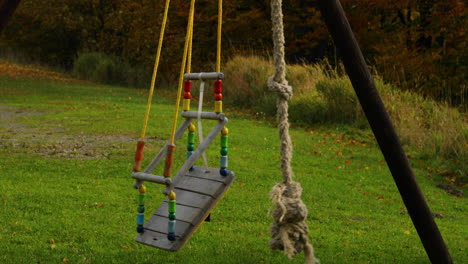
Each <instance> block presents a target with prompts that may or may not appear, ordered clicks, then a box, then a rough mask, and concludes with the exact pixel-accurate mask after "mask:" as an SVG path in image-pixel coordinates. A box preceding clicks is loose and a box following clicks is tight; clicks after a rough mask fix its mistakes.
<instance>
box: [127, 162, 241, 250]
mask: <svg viewBox="0 0 468 264" xmlns="http://www.w3.org/2000/svg"><path fill="white" fill-rule="evenodd" d="M233 181H234V173H229V174H228V176H221V175H220V174H219V169H216V168H208V169H207V168H205V167H198V166H194V167H193V169H192V170H190V171H189V172H188V173H187V174H186V175H183V176H182V178H181V179H180V181H178V182H177V183H176V185H175V187H174V191H175V192H176V194H177V199H176V201H177V213H176V215H177V218H176V221H177V222H176V232H175V234H176V240H175V241H170V240H168V239H167V226H168V199H166V200H164V201H163V202H162V203H161V205H160V206H159V208H158V209H157V210H156V212H155V213H154V215H153V216H152V217H151V219H150V220H149V221H148V222H147V223H146V225H144V229H145V232H144V233H143V234H139V235H138V236H137V237H136V241H137V242H139V243H142V244H145V245H148V246H152V247H156V248H160V249H164V250H168V251H177V250H179V249H180V248H181V247H182V246H183V245H184V244H185V243H186V242H187V240H188V239H189V238H190V237H191V236H192V234H193V233H194V232H195V231H196V229H197V228H198V227H199V226H200V225H201V224H202V223H203V221H204V220H205V219H206V217H207V216H208V215H209V214H210V212H211V211H212V210H213V208H214V207H215V206H216V204H217V203H218V201H219V200H220V199H221V198H222V197H223V196H224V194H225V193H226V192H227V190H228V189H229V186H230V185H231V183H232V182H233Z"/></svg>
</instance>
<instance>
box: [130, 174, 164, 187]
mask: <svg viewBox="0 0 468 264" xmlns="http://www.w3.org/2000/svg"><path fill="white" fill-rule="evenodd" d="M132 178H134V179H137V180H140V181H149V182H153V183H159V184H163V185H171V183H172V180H171V178H167V177H163V176H158V175H153V174H150V173H144V172H134V173H132Z"/></svg>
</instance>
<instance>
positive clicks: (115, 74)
mask: <svg viewBox="0 0 468 264" xmlns="http://www.w3.org/2000/svg"><path fill="white" fill-rule="evenodd" d="M73 74H74V75H75V76H76V77H77V78H80V79H84V80H90V81H95V82H100V83H105V84H113V85H122V86H131V87H145V85H148V83H149V81H150V72H148V71H146V70H143V69H142V68H138V67H132V65H130V63H128V62H127V61H125V60H123V59H121V58H119V57H117V56H113V55H108V54H104V53H100V52H92V53H83V54H81V55H80V56H78V58H77V59H76V61H75V63H74V66H73Z"/></svg>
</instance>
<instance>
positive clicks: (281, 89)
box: [268, 76, 293, 101]
mask: <svg viewBox="0 0 468 264" xmlns="http://www.w3.org/2000/svg"><path fill="white" fill-rule="evenodd" d="M268 88H269V90H270V91H273V92H277V93H278V95H279V96H281V97H282V98H283V99H285V100H286V101H288V100H290V99H291V97H292V95H293V88H292V87H291V86H290V85H289V84H288V81H287V80H284V81H282V82H277V81H275V79H274V76H271V77H270V78H268Z"/></svg>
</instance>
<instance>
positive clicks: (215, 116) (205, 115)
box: [182, 111, 226, 121]
mask: <svg viewBox="0 0 468 264" xmlns="http://www.w3.org/2000/svg"><path fill="white" fill-rule="evenodd" d="M198 114H199V113H198V112H197V111H185V112H183V113H182V116H183V117H185V118H192V119H196V118H198ZM225 117H226V116H225V115H224V114H223V113H214V112H201V113H200V118H201V119H210V120H220V121H223V120H224V118H225Z"/></svg>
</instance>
